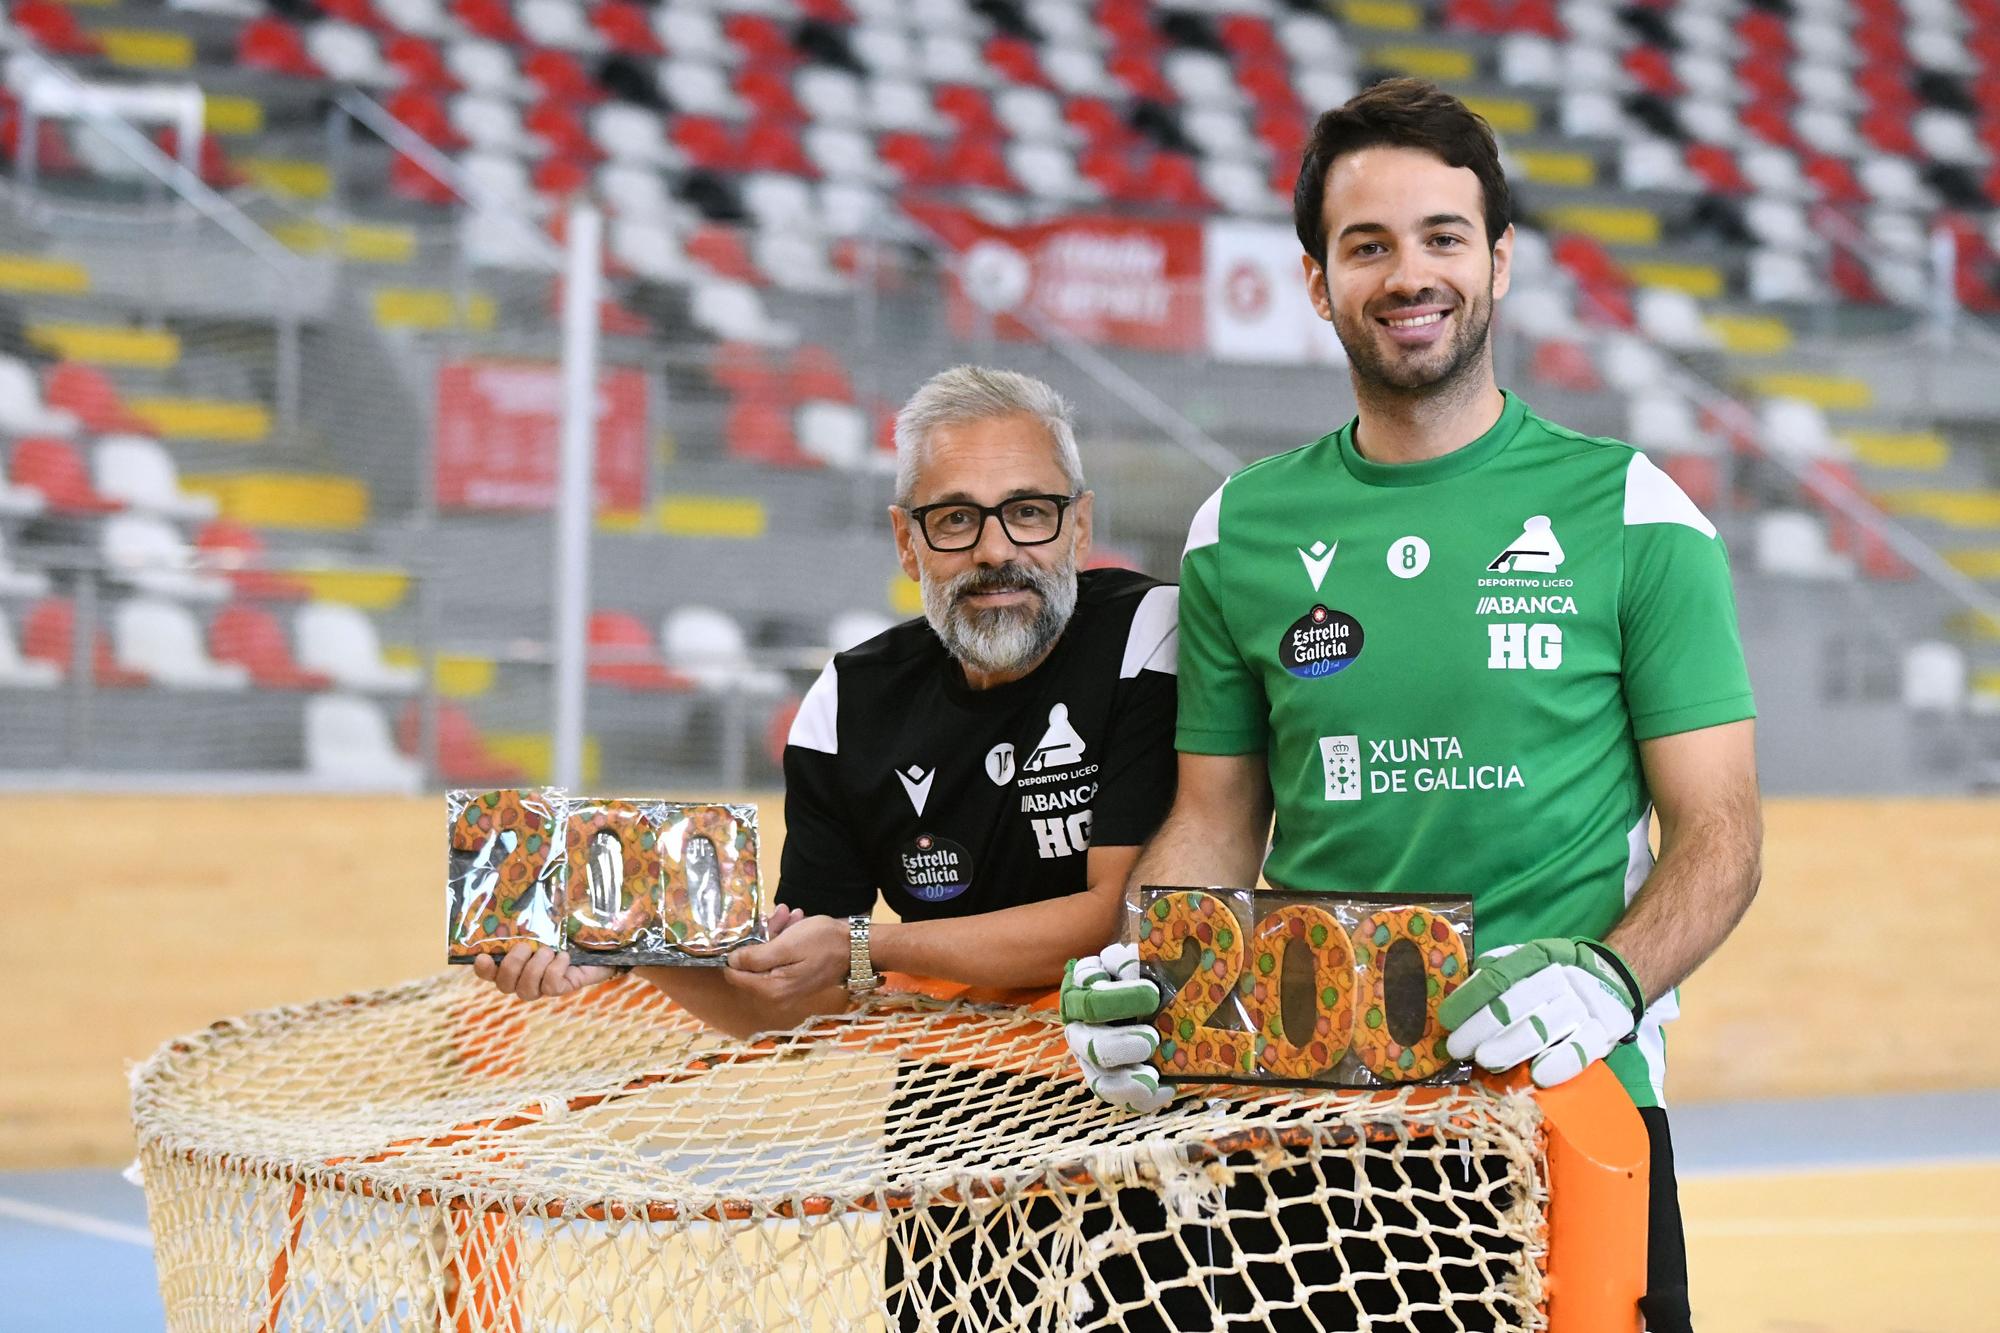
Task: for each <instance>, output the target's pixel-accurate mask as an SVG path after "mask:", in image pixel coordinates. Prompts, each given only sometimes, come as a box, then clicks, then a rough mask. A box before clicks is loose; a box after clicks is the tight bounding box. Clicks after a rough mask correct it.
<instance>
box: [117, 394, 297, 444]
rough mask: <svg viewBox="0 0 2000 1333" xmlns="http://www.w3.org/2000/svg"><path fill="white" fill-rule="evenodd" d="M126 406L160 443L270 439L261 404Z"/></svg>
mask: <svg viewBox="0 0 2000 1333" xmlns="http://www.w3.org/2000/svg"><path fill="white" fill-rule="evenodd" d="M127 406H129V407H130V408H131V409H132V413H133V415H134V416H137V417H139V418H141V419H142V420H144V421H145V422H146V423H147V424H148V425H150V426H151V427H152V428H153V429H154V430H155V431H157V432H159V434H160V436H161V437H162V438H164V439H169V440H216V441H220V442H222V443H225V444H262V443H263V442H264V441H265V440H267V439H269V438H270V435H271V412H270V409H269V408H267V407H265V406H264V405H263V404H262V403H247V402H237V401H231V400H229V399H222V398H134V399H132V400H131V402H130V403H128V404H127Z"/></svg>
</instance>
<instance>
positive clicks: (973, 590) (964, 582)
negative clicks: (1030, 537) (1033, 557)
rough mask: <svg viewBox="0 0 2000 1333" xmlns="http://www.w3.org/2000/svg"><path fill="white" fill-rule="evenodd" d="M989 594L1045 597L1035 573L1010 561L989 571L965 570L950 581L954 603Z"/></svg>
mask: <svg viewBox="0 0 2000 1333" xmlns="http://www.w3.org/2000/svg"><path fill="white" fill-rule="evenodd" d="M990 592H1032V593H1037V594H1042V595H1046V593H1045V590H1044V589H1043V587H1042V580H1041V579H1040V578H1038V577H1037V576H1036V571H1034V570H1030V569H1028V568H1026V567H1025V566H1022V565H1017V564H1014V563H1012V562H1011V561H1010V562H1008V563H1007V564H1004V565H995V566H993V567H992V568H991V569H973V570H967V571H966V572H965V573H963V574H961V575H959V576H958V578H956V579H954V580H953V581H952V587H951V598H952V600H953V601H954V602H957V601H963V600H964V599H965V598H967V597H977V596H979V595H980V594H982V593H990Z"/></svg>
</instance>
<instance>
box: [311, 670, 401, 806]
mask: <svg viewBox="0 0 2000 1333" xmlns="http://www.w3.org/2000/svg"><path fill="white" fill-rule="evenodd" d="M305 751H306V769H307V771H308V772H309V773H311V774H312V775H313V776H314V777H315V778H318V779H320V780H322V781H325V782H328V783H331V784H335V785H340V786H352V787H359V788H367V789H379V788H388V789H390V790H401V791H412V792H413V791H415V790H416V789H417V787H418V785H419V784H420V783H421V782H422V780H423V766H422V765H421V764H420V763H418V762H417V761H416V760H414V759H411V758H409V757H408V756H407V755H404V754H401V753H399V752H398V751H397V749H396V746H395V742H394V741H393V739H392V738H391V736H390V732H389V721H388V719H387V718H386V717H384V716H383V714H382V708H381V705H380V704H378V703H376V702H375V701H374V700H372V699H366V698H362V697H360V696H359V695H352V694H319V695H314V696H313V697H312V698H310V699H308V700H306V710H305Z"/></svg>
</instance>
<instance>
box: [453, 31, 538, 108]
mask: <svg viewBox="0 0 2000 1333" xmlns="http://www.w3.org/2000/svg"><path fill="white" fill-rule="evenodd" d="M444 64H445V68H446V69H448V70H450V71H451V76H452V77H453V78H455V79H457V80H458V81H459V82H460V83H462V84H464V85H465V89H466V91H467V92H470V93H476V94H478V95H479V96H482V97H506V98H513V99H515V100H520V99H524V98H528V97H532V96H534V94H535V85H534V84H532V83H530V82H529V81H528V80H527V79H524V78H522V77H521V71H520V69H519V68H518V67H517V66H516V65H515V64H514V55H513V52H511V51H509V50H508V49H507V48H506V47H504V46H502V45H500V43H498V42H490V41H487V40H486V39H484V38H481V37H470V38H466V39H464V40H462V41H456V42H446V43H445V47H444Z"/></svg>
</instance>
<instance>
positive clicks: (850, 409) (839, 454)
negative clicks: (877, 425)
mask: <svg viewBox="0 0 2000 1333" xmlns="http://www.w3.org/2000/svg"><path fill="white" fill-rule="evenodd" d="M794 432H795V433H796V435H797V436H798V441H799V451H800V452H801V453H803V454H806V455H807V456H809V457H812V458H817V459H818V460H819V461H820V462H822V463H825V464H826V465H827V466H828V467H837V468H844V469H848V470H852V469H855V468H858V467H861V466H862V465H863V464H865V463H866V462H867V461H868V456H869V454H870V453H872V452H873V450H872V449H871V448H870V446H869V439H868V417H867V416H866V414H864V413H863V412H862V411H861V409H860V408H858V407H855V406H853V405H852V404H849V403H831V402H823V401H814V402H809V403H805V404H803V405H801V406H800V408H799V410H798V415H797V420H796V421H795V423H794Z"/></svg>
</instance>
